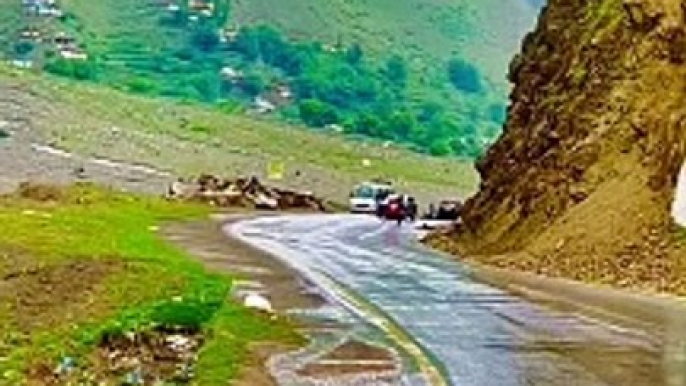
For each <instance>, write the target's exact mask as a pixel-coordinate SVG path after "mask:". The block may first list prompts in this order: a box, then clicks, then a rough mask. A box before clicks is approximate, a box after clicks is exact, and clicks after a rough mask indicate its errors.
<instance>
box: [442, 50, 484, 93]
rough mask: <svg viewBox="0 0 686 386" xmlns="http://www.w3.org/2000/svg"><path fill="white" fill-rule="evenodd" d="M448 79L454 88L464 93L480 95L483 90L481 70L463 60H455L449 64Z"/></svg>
mask: <svg viewBox="0 0 686 386" xmlns="http://www.w3.org/2000/svg"><path fill="white" fill-rule="evenodd" d="M448 78H449V79H450V82H451V83H452V84H453V86H454V87H455V88H456V89H458V90H460V91H464V92H468V93H479V92H481V91H482V90H483V85H482V83H481V74H480V73H479V70H478V69H477V68H476V67H475V66H474V65H472V64H471V63H469V62H466V61H464V60H463V59H459V58H455V59H452V60H450V62H449V63H448Z"/></svg>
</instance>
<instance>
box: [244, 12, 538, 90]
mask: <svg viewBox="0 0 686 386" xmlns="http://www.w3.org/2000/svg"><path fill="white" fill-rule="evenodd" d="M540 1H541V0H479V1H469V0H400V1H399V0H328V1H322V0H236V1H235V2H234V4H233V15H234V17H233V19H234V20H235V21H236V22H237V23H238V24H240V25H249V24H260V23H267V24H270V25H274V26H276V27H277V28H279V29H282V30H284V31H286V33H287V34H288V35H289V36H291V37H294V38H298V39H313V38H314V39H317V40H321V41H324V42H329V43H336V42H337V41H338V39H343V41H344V42H348V43H350V42H359V43H361V44H362V45H363V46H364V47H365V48H367V49H370V50H371V51H373V52H375V53H376V54H377V55H381V56H383V55H387V54H388V52H389V51H392V52H396V53H399V54H406V55H407V56H408V57H409V58H411V59H412V62H413V63H415V64H421V65H422V66H424V67H428V68H434V67H436V65H437V63H445V62H447V61H448V59H450V57H451V56H452V55H454V54H455V53H459V54H460V55H463V56H464V57H466V58H467V59H469V60H472V61H474V62H476V63H477V64H479V66H480V67H482V68H483V69H484V72H485V73H486V74H487V75H488V76H489V78H491V79H492V80H493V81H495V82H499V83H501V84H502V83H504V82H505V68H506V65H507V63H508V62H509V60H510V59H511V57H512V55H513V54H514V53H515V52H517V51H518V49H519V47H520V45H521V44H520V43H521V39H522V37H523V35H524V34H525V33H526V32H527V31H529V30H531V29H533V26H534V22H535V19H536V17H537V15H538V12H539V10H538V6H537V5H536V2H540ZM437 61H438V62H437Z"/></svg>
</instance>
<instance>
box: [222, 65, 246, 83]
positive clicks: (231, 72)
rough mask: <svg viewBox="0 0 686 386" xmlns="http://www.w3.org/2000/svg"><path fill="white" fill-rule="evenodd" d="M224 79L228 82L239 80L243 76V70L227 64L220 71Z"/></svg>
mask: <svg viewBox="0 0 686 386" xmlns="http://www.w3.org/2000/svg"><path fill="white" fill-rule="evenodd" d="M220 74H221V76H222V79H224V80H225V81H228V82H237V81H239V80H240V79H242V78H243V72H241V71H240V70H237V69H235V68H233V67H231V66H225V67H224V68H222V69H221V72H220Z"/></svg>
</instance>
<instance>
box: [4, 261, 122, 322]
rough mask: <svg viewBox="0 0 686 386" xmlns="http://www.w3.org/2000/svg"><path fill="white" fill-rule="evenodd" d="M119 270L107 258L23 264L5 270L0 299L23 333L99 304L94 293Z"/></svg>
mask: <svg viewBox="0 0 686 386" xmlns="http://www.w3.org/2000/svg"><path fill="white" fill-rule="evenodd" d="M121 269H122V265H121V264H119V263H116V262H111V261H77V262H69V263H64V264H60V265H54V266H40V265H35V264H34V265H33V266H29V265H26V266H24V267H22V268H19V269H18V270H13V271H10V272H8V273H5V275H4V277H3V278H2V280H1V281H0V301H1V302H3V303H4V304H9V307H10V310H11V315H12V318H13V319H14V322H15V323H16V325H17V326H18V328H19V329H21V330H22V331H25V332H30V331H33V330H37V329H41V328H48V327H50V326H51V325H55V324H58V323H59V324H62V323H63V322H65V321H68V320H71V319H75V318H82V317H83V316H84V315H90V314H93V313H96V312H99V310H100V309H101V308H102V309H104V308H103V307H106V306H104V305H103V307H99V306H98V303H99V301H98V300H96V299H95V298H94V293H95V291H96V290H97V289H98V287H99V286H100V285H101V283H103V281H104V280H105V279H106V278H107V277H109V276H110V275H112V274H114V273H115V272H118V271H120V270H121Z"/></svg>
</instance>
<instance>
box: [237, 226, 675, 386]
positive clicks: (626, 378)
mask: <svg viewBox="0 0 686 386" xmlns="http://www.w3.org/2000/svg"><path fill="white" fill-rule="evenodd" d="M231 231H232V233H233V234H234V236H236V237H238V238H240V239H242V240H243V241H246V242H248V243H249V244H251V245H253V246H255V247H258V248H260V249H263V250H265V251H267V252H270V253H271V254H273V255H275V256H278V257H279V258H281V259H283V260H285V261H286V262H287V263H289V264H290V265H292V266H293V267H294V268H296V269H298V270H299V271H300V272H301V273H303V274H304V275H306V276H308V277H309V278H310V279H311V280H313V281H314V282H315V283H317V284H318V285H321V286H324V287H332V285H331V282H330V281H331V279H333V280H335V281H336V282H337V283H338V284H340V285H342V286H344V287H345V288H347V289H349V290H352V291H353V292H354V293H355V295H356V296H358V297H360V298H362V299H364V300H365V301H366V302H368V303H370V304H373V305H374V306H375V307H376V308H378V309H379V310H381V311H383V313H385V314H386V315H387V316H388V317H390V318H391V319H392V320H393V321H394V323H395V324H396V325H397V326H399V327H400V328H402V329H403V330H404V331H405V332H406V333H407V334H408V335H410V336H411V337H412V338H413V339H414V340H415V341H416V342H418V343H419V344H420V345H421V346H422V348H423V349H424V350H425V351H426V352H428V353H430V356H431V357H432V358H435V360H437V361H438V362H440V364H441V367H442V368H443V369H444V372H445V378H446V379H445V381H446V382H447V383H449V384H452V385H460V386H510V385H511V386H520V385H527V386H528V385H546V386H547V385H560V386H561V385H565V386H566V385H584V386H585V385H590V386H595V385H599V386H610V385H623V386H632V385H636V386H639V385H670V386H671V385H676V384H677V383H674V380H672V381H670V380H669V379H668V375H669V374H668V371H667V370H666V369H665V368H664V366H663V358H662V354H661V352H662V346H663V342H661V341H660V339H659V337H657V336H656V335H653V334H652V333H651V332H650V331H642V330H635V329H628V328H622V327H619V326H616V325H613V324H610V323H608V322H604V321H602V320H598V319H591V318H588V317H585V316H583V315H582V314H580V313H578V312H576V311H575V310H573V309H566V310H560V309H553V308H549V307H546V306H544V305H538V304H534V303H531V302H529V301H527V300H524V299H521V298H518V297H516V296H513V295H511V294H509V293H506V292H504V291H502V290H499V289H496V288H494V287H491V286H489V285H486V284H483V283H480V282H477V281H475V280H474V279H473V278H472V276H471V275H470V273H469V270H468V269H467V268H465V267H464V266H462V265H461V264H460V263H458V262H455V261H450V260H448V259H445V258H443V257H442V256H440V255H438V254H436V253H433V252H431V251H428V250H427V249H425V248H423V247H422V246H420V245H419V244H418V243H416V242H415V241H414V238H413V237H412V231H411V229H410V228H409V227H402V228H398V227H397V226H396V225H394V224H389V223H383V222H380V221H378V220H377V219H375V218H370V217H366V216H348V215H335V216H320V215H312V216H290V217H269V218H260V219H255V220H250V221H246V222H241V223H238V224H234V225H233V226H232V229H231ZM328 289H329V290H331V291H329V293H330V294H331V295H332V297H333V298H334V300H336V301H340V302H346V299H345V298H344V297H341V296H336V290H333V289H332V288H328ZM339 294H340V292H339ZM347 306H348V307H355V305H354V304H347ZM682 381H683V380H682ZM676 382H680V381H679V380H676Z"/></svg>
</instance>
